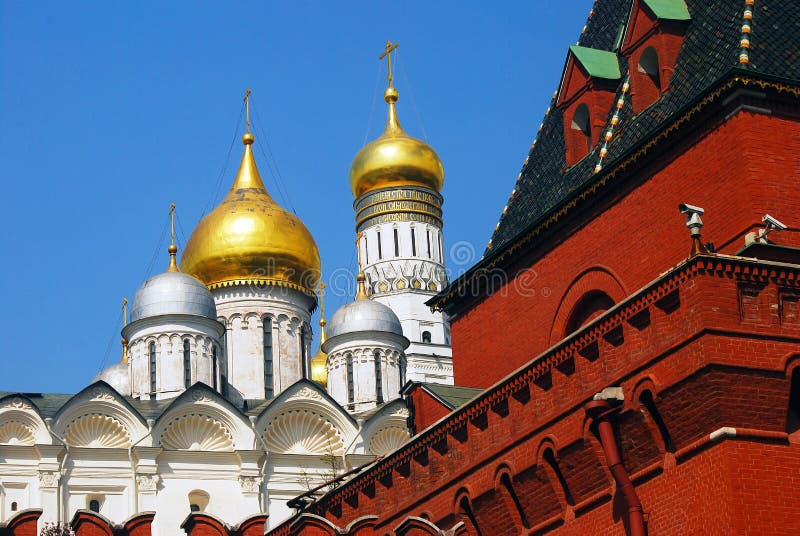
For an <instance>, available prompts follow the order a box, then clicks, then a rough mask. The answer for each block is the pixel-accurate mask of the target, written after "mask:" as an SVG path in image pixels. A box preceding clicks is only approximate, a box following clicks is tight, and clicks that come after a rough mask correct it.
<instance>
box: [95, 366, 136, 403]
mask: <svg viewBox="0 0 800 536" xmlns="http://www.w3.org/2000/svg"><path fill="white" fill-rule="evenodd" d="M99 380H103V381H104V382H106V383H107V384H108V385H110V386H111V387H113V388H114V390H115V391H116V392H118V393H119V394H121V395H124V396H130V394H131V374H130V368H129V367H128V364H127V363H122V362H119V363H115V364H113V365H111V366H110V367H106V368H104V369H103V370H101V371H100V373H99V374H98V375H97V376H95V377H94V379H93V380H92V383H94V382H96V381H99Z"/></svg>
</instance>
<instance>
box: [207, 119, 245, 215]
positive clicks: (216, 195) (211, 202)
mask: <svg viewBox="0 0 800 536" xmlns="http://www.w3.org/2000/svg"><path fill="white" fill-rule="evenodd" d="M242 115H244V104H242V109H241V110H239V118H238V119H237V120H236V128H235V129H234V130H233V137H232V138H231V144H230V146H229V147H228V154H227V155H226V156H225V161H224V162H223V164H222V167H221V168H220V170H219V174H218V175H217V182H216V184H215V186H214V193H213V194H212V195H211V196H210V197H209V198H208V201H206V204H205V206H204V207H203V212H201V213H200V219H201V220H202V219H203V216H205V215H206V213H208V209H209V207H211V205H216V204H217V201H218V198H219V193H220V189H221V188H222V179H223V177H224V176H225V172H226V171H227V169H228V164H229V163H230V161H231V152H232V151H233V146H234V144H235V143H236V138H238V137H239V126H240V125H241V124H242Z"/></svg>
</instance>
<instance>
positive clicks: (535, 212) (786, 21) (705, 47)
mask: <svg viewBox="0 0 800 536" xmlns="http://www.w3.org/2000/svg"><path fill="white" fill-rule="evenodd" d="M686 3H687V6H688V8H689V12H690V14H691V17H692V20H691V22H690V23H689V24H688V26H687V31H686V38H685V41H684V44H683V47H682V49H681V51H680V54H679V56H678V59H677V62H676V65H675V71H674V74H673V76H672V79H671V82H670V87H669V89H668V90H667V91H666V92H665V93H664V95H663V96H662V98H661V99H659V100H658V101H656V103H654V104H653V105H652V106H650V107H649V108H647V109H646V110H645V111H644V112H643V113H641V114H639V115H638V116H632V110H631V105H630V99H626V104H625V106H624V108H623V109H622V110H621V114H620V122H619V126H618V127H617V129H616V130H615V132H614V137H613V139H612V140H611V142H610V143H609V144H608V154H607V155H606V157H605V160H604V166H605V167H608V166H610V165H612V164H613V162H614V160H615V159H616V158H618V157H620V156H622V155H624V154H625V153H626V152H627V151H628V150H630V149H631V148H632V147H633V146H635V145H636V144H637V143H639V142H641V141H642V140H644V139H646V138H648V137H650V136H651V135H652V134H653V133H654V132H655V131H657V130H658V128H659V127H660V126H661V125H662V124H663V123H664V121H665V120H666V119H667V118H669V117H670V116H671V115H672V114H674V113H676V112H678V111H679V110H680V109H681V108H683V107H685V106H687V105H689V104H690V103H692V102H693V101H694V100H696V99H697V98H698V97H699V96H700V95H702V94H703V93H704V92H705V91H706V90H708V89H709V88H711V87H713V86H714V85H716V84H717V83H719V82H720V81H721V80H723V79H724V78H725V77H726V75H727V74H728V73H729V72H731V71H732V70H733V69H734V68H736V67H744V68H746V69H747V70H749V71H751V72H753V73H757V74H763V75H768V76H770V77H778V78H783V79H790V80H794V81H800V61H798V59H799V57H800V38H798V36H800V2H798V1H797V0H758V1H757V2H756V3H755V6H754V8H753V18H752V21H751V23H750V24H751V28H752V32H751V34H750V43H751V48H750V53H749V63H748V64H747V65H745V66H742V65H740V64H739V52H740V50H741V49H740V39H741V37H742V23H743V13H744V10H745V1H744V0H714V1H710V0H687V1H686ZM631 5H632V0H598V1H597V2H596V3H595V7H594V9H593V12H592V15H591V17H590V19H589V21H588V22H587V24H586V30H585V32H584V33H583V34H582V36H581V39H580V41H579V44H580V45H581V46H584V47H591V48H596V49H601V50H613V49H614V46H615V42H616V41H617V39H618V36H619V34H620V26H621V25H622V24H624V23H625V22H626V20H627V17H628V16H629V13H630V10H631ZM565 52H566V51H565ZM620 69H621V70H622V73H623V78H624V77H625V76H626V74H627V70H628V66H627V63H626V62H625V61H624V58H621V61H620ZM621 86H622V84H620V89H619V91H620V92H621ZM553 104H554V103H553ZM612 112H613V110H610V111H609V117H610V114H611V113H612ZM564 152H565V148H564V134H563V117H562V115H561V113H560V112H559V110H558V109H557V108H555V107H554V106H553V105H552V104H551V107H550V112H549V113H548V114H547V116H546V117H545V119H544V122H543V124H542V129H541V131H540V132H539V134H538V136H537V142H536V144H535V145H534V146H533V148H532V149H531V151H530V153H529V155H528V158H527V159H526V163H525V165H524V166H523V169H522V173H521V174H520V177H519V179H518V181H517V184H516V185H515V187H514V190H513V192H512V195H511V198H510V199H509V202H508V205H507V207H506V209H505V211H504V213H503V215H502V216H501V218H500V222H499V223H498V226H497V228H496V229H495V231H494V234H493V236H492V240H491V242H490V247H488V248H487V250H486V256H487V257H488V256H491V255H494V254H496V253H497V252H499V251H502V250H503V249H504V247H505V246H507V245H510V244H512V243H513V242H515V239H516V238H517V237H519V236H520V235H522V234H524V233H525V232H526V231H528V230H529V229H531V228H533V227H535V226H536V225H537V224H538V223H539V222H540V221H543V220H544V218H545V217H546V216H547V215H548V213H549V212H550V211H551V210H553V209H555V208H556V207H558V206H559V205H560V204H562V203H563V202H565V201H566V200H568V199H569V198H570V196H571V194H573V193H574V192H576V191H577V190H579V189H580V188H582V187H584V186H586V185H587V184H590V183H591V182H592V179H593V177H595V173H594V167H595V165H596V164H597V162H598V152H599V146H597V147H595V149H594V150H593V151H592V152H591V153H590V154H589V155H588V156H587V157H586V158H584V159H583V160H581V161H580V162H578V163H577V164H576V165H574V166H572V167H571V168H569V169H566V160H565V156H564ZM454 283H456V282H454Z"/></svg>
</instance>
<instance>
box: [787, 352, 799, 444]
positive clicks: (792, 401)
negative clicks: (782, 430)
mask: <svg viewBox="0 0 800 536" xmlns="http://www.w3.org/2000/svg"><path fill="white" fill-rule="evenodd" d="M798 430H800V367H795V368H794V369H793V370H792V377H791V380H790V383H789V408H788V412H787V415H786V433H787V434H793V433H795V432H797V431H798Z"/></svg>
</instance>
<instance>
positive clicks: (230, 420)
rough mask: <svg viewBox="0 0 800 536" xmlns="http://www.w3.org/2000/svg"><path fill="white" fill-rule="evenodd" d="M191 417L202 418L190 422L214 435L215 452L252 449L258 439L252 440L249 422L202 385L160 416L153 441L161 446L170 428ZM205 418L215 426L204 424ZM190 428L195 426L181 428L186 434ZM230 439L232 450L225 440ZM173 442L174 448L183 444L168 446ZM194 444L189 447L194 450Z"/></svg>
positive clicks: (178, 399) (193, 389) (184, 425)
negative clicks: (226, 437)
mask: <svg viewBox="0 0 800 536" xmlns="http://www.w3.org/2000/svg"><path fill="white" fill-rule="evenodd" d="M188 416H198V417H199V418H193V419H191V420H192V421H193V423H194V425H196V426H202V427H204V429H205V430H206V431H207V432H209V433H211V434H213V435H214V437H215V438H216V440H215V442H214V443H213V445H211V446H213V447H214V449H215V450H233V449H236V450H242V449H245V450H247V449H251V448H252V447H253V443H254V441H255V438H254V437H253V432H252V430H251V428H250V423H249V422H248V421H247V419H246V418H245V417H244V416H243V415H242V414H241V412H240V411H239V410H238V409H237V408H236V407H235V406H234V405H233V404H231V403H230V402H229V401H228V400H227V399H225V398H224V397H222V396H221V395H219V394H218V393H217V392H216V391H214V390H213V389H212V388H210V387H209V386H207V385H205V384H203V383H200V382H198V383H195V384H193V385H192V387H190V388H189V389H187V390H186V391H184V392H183V393H181V394H180V395H179V396H178V397H177V398H175V400H173V401H172V403H171V404H170V405H169V407H168V408H167V409H166V411H164V412H163V413H162V414H161V416H160V417H159V418H158V421H157V422H156V424H155V426H154V427H153V433H152V437H153V438H154V440H153V441H154V442H156V443H159V444H160V443H161V439H162V438H163V436H164V434H165V433H166V431H167V430H168V428H169V427H170V426H171V425H174V424H176V423H177V421H178V420H180V419H181V418H184V417H188ZM204 418H207V419H209V420H210V421H212V422H209V421H207V420H204ZM214 423H216V424H214ZM190 424H192V423H189V422H188V421H186V422H185V423H184V424H183V425H182V426H183V427H184V428H183V429H184V430H186V431H187V433H189V432H188V430H190V428H191V427H190V426H189V425H190ZM217 424H218V425H219V427H218V426H217ZM220 427H221V429H220ZM179 431H180V430H179V429H177V428H176V429H174V430H173V432H175V433H177V432H179ZM227 435H229V436H230V438H231V442H232V444H231V445H230V448H229V447H228V445H227V442H226V441H225V438H224V436H227ZM184 439H186V437H184ZM170 441H173V443H171V444H174V445H179V444H183V443H180V442H178V439H177V438H176V439H174V440H170V439H168V443H170ZM194 442H195V441H192V442H191V443H190V444H189V446H190V447H191V444H193V443H194ZM184 443H185V442H184ZM198 446H201V445H198ZM180 450H189V449H180Z"/></svg>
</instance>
